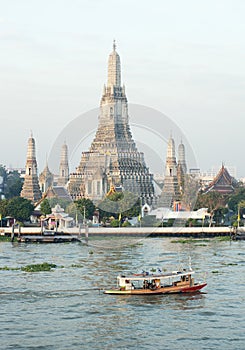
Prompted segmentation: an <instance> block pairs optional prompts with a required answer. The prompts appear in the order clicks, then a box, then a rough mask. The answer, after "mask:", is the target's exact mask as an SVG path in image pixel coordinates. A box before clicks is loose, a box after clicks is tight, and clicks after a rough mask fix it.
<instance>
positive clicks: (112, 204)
mask: <svg viewBox="0 0 245 350" xmlns="http://www.w3.org/2000/svg"><path fill="white" fill-rule="evenodd" d="M98 208H99V209H100V217H102V218H105V217H111V216H115V217H119V215H121V217H133V216H138V215H139V213H140V211H141V208H140V199H139V197H138V196H137V195H135V194H133V193H131V192H127V191H125V192H115V193H112V194H111V195H110V196H107V197H106V198H104V199H103V200H102V201H101V202H100V203H99V204H98Z"/></svg>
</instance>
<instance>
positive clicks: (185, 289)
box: [104, 283, 207, 295]
mask: <svg viewBox="0 0 245 350" xmlns="http://www.w3.org/2000/svg"><path fill="white" fill-rule="evenodd" d="M206 285H207V283H197V284H194V285H193V286H190V285H188V286H181V287H177V286H171V287H162V288H157V289H154V290H151V289H130V290H120V289H111V290H105V291H104V294H116V295H159V294H176V293H195V292H199V291H200V290H201V289H202V288H204V287H205V286H206Z"/></svg>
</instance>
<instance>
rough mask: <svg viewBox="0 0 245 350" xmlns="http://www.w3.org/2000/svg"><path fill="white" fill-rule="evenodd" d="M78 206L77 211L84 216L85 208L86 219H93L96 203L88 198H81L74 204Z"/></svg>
mask: <svg viewBox="0 0 245 350" xmlns="http://www.w3.org/2000/svg"><path fill="white" fill-rule="evenodd" d="M74 203H75V204H76V207H77V209H78V210H79V211H80V213H81V214H82V215H84V208H85V217H86V219H88V218H89V219H92V218H93V214H94V211H95V205H94V203H93V202H92V201H91V200H90V199H88V198H81V199H78V200H77V201H75V202H74Z"/></svg>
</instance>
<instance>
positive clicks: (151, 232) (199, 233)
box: [1, 227, 245, 238]
mask: <svg viewBox="0 0 245 350" xmlns="http://www.w3.org/2000/svg"><path fill="white" fill-rule="evenodd" d="M240 230H242V231H244V232H245V228H241V229H240ZM1 231H2V232H1V234H2V235H5V234H7V235H9V234H11V232H12V229H11V228H2V230H1ZM18 232H19V230H18V228H16V229H15V234H18ZM62 232H63V233H64V234H73V235H76V234H77V235H78V234H79V229H78V228H77V227H74V228H69V229H63V230H62ZM233 233H234V229H233V228H230V227H116V228H112V227H89V236H151V237H154V236H166V237H168V236H170V237H181V236H183V237H184V236H193V237H197V238H198V237H205V236H206V237H215V236H228V235H231V234H233ZM30 234H35V235H37V234H41V228H40V227H21V235H30ZM80 234H81V235H84V234H85V230H84V228H82V229H81V230H80Z"/></svg>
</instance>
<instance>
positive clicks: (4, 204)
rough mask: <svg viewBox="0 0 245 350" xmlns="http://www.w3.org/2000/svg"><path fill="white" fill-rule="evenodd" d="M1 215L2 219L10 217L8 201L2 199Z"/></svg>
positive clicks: (0, 203)
mask: <svg viewBox="0 0 245 350" xmlns="http://www.w3.org/2000/svg"><path fill="white" fill-rule="evenodd" d="M0 214H1V216H2V218H4V217H5V216H7V215H8V200H7V199H2V200H0Z"/></svg>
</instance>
